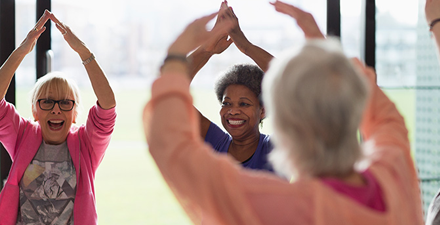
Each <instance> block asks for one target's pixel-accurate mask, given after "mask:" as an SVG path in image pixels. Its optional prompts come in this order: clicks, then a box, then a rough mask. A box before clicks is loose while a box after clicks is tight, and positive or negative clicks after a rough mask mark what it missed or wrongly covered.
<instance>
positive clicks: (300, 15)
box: [270, 0, 325, 38]
mask: <svg viewBox="0 0 440 225" xmlns="http://www.w3.org/2000/svg"><path fill="white" fill-rule="evenodd" d="M270 4H271V5H273V6H275V10H276V11H277V12H280V13H284V14H286V15H288V16H291V17H292V18H294V19H295V20H296V23H297V24H298V26H299V27H300V28H301V29H302V30H303V32H304V35H305V36H306V38H325V37H324V35H323V34H322V33H321V31H320V30H319V27H318V24H316V21H315V19H314V18H313V15H312V14H310V13H308V12H305V11H303V10H301V9H299V8H297V7H295V6H293V5H289V4H286V3H284V2H281V1H278V0H277V1H275V2H273V3H272V2H271V3H270Z"/></svg>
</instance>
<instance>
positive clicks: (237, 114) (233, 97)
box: [220, 84, 265, 139]
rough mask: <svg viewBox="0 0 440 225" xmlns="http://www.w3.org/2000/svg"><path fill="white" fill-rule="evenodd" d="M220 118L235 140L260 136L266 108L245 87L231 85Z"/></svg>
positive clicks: (224, 95) (227, 90)
mask: <svg viewBox="0 0 440 225" xmlns="http://www.w3.org/2000/svg"><path fill="white" fill-rule="evenodd" d="M220 116H221V120H222V124H223V127H224V128H225V129H226V130H227V131H228V133H229V134H230V135H231V136H232V138H234V139H245V138H248V137H255V136H258V135H260V130H259V128H258V125H259V124H260V121H261V120H262V119H264V117H265V113H264V107H262V106H261V105H260V103H259V100H258V97H257V96H256V95H255V94H254V93H253V92H252V91H251V90H250V89H249V88H247V87H246V86H244V85H237V84H233V85H229V86H228V87H227V88H226V89H225V92H224V93H223V99H222V108H221V110H220Z"/></svg>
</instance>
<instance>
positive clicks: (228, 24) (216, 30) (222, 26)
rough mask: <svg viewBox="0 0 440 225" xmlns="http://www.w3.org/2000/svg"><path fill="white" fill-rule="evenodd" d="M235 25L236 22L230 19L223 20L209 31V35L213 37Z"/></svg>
mask: <svg viewBox="0 0 440 225" xmlns="http://www.w3.org/2000/svg"><path fill="white" fill-rule="evenodd" d="M233 25H234V23H233V22H232V21H230V20H225V21H222V22H221V23H219V25H218V26H216V27H214V29H212V30H211V31H210V32H209V35H210V36H211V37H217V36H218V35H220V34H223V33H225V32H227V31H229V30H230V29H231V28H232V27H233Z"/></svg>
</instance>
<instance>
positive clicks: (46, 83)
mask: <svg viewBox="0 0 440 225" xmlns="http://www.w3.org/2000/svg"><path fill="white" fill-rule="evenodd" d="M31 96H32V114H33V116H34V119H35V121H38V123H39V124H40V126H41V132H42V135H43V140H44V141H45V142H46V143H48V144H61V143H63V142H64V141H66V138H67V135H68V133H69V130H70V127H71V126H72V123H75V119H76V116H77V115H78V105H79V103H80V98H79V92H78V88H77V86H76V85H75V83H73V82H72V81H70V80H68V79H67V78H66V77H65V76H64V75H62V74H60V73H49V74H46V75H44V76H43V77H41V78H40V79H38V81H37V83H36V84H35V86H34V88H33V90H32V91H31ZM38 99H51V100H54V101H59V100H73V101H75V105H74V107H73V109H72V110H70V111H63V110H61V109H60V106H59V103H55V105H54V107H53V108H52V109H51V110H42V109H41V108H40V105H39V103H38ZM42 103H44V101H43V102H42ZM61 104H63V103H61ZM64 104H66V103H65V102H64ZM64 106H66V105H64ZM43 107H44V106H43ZM46 108H47V106H46Z"/></svg>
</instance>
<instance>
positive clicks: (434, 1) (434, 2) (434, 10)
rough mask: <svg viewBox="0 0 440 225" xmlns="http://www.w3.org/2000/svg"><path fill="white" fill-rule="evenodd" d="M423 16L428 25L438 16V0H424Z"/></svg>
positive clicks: (439, 7)
mask: <svg viewBox="0 0 440 225" xmlns="http://www.w3.org/2000/svg"><path fill="white" fill-rule="evenodd" d="M425 16H426V22H428V25H430V24H431V22H432V21H433V20H435V19H438V18H440V0H426V4H425Z"/></svg>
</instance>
